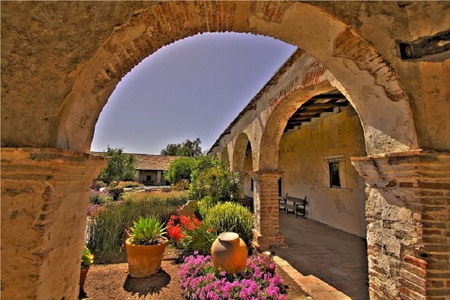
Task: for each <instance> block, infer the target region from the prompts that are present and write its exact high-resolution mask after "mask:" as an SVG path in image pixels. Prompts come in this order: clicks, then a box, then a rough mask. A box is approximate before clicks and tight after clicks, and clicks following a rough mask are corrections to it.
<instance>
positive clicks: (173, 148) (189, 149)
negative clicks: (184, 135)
mask: <svg viewBox="0 0 450 300" xmlns="http://www.w3.org/2000/svg"><path fill="white" fill-rule="evenodd" d="M201 143H202V142H201V141H200V139H199V138H197V139H195V140H193V141H191V140H189V139H187V140H185V141H184V142H182V143H179V144H168V145H167V146H166V148H165V149H163V150H161V155H171V156H189V157H197V156H200V155H202V148H201V147H200V144H201Z"/></svg>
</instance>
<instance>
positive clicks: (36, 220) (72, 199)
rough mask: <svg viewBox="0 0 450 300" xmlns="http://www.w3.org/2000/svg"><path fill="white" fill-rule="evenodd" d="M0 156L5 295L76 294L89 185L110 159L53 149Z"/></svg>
mask: <svg viewBox="0 0 450 300" xmlns="http://www.w3.org/2000/svg"><path fill="white" fill-rule="evenodd" d="M1 157H2V179H1V186H2V201H1V224H2V229H1V230H2V251H1V261H2V265H1V275H2V276H1V285H2V293H1V296H2V298H3V299H61V298H65V299H75V298H76V297H77V296H78V280H79V274H80V263H81V253H82V249H83V247H84V243H83V238H82V237H83V236H84V232H85V228H86V212H87V205H88V200H89V186H90V184H91V181H92V178H95V177H96V176H97V175H98V174H99V172H100V169H101V168H102V167H103V166H104V165H105V163H106V160H105V159H103V158H100V157H96V156H91V155H87V154H83V153H76V152H71V151H67V150H61V149H49V148H47V149H32V148H2V152H1ZM62 270H64V272H63V271H62Z"/></svg>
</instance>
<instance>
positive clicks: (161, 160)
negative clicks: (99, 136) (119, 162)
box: [91, 151, 180, 171]
mask: <svg viewBox="0 0 450 300" xmlns="http://www.w3.org/2000/svg"><path fill="white" fill-rule="evenodd" d="M91 154H92V155H100V156H102V155H103V154H104V153H103V152H93V151H91ZM128 154H132V155H134V157H136V159H137V164H136V170H161V171H166V170H168V169H169V164H170V163H171V162H172V161H173V160H175V159H177V158H180V156H165V155H156V154H137V153H128Z"/></svg>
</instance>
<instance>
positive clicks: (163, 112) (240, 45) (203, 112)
mask: <svg viewBox="0 0 450 300" xmlns="http://www.w3.org/2000/svg"><path fill="white" fill-rule="evenodd" d="M294 51H295V47H293V46H292V45H289V44H286V43H283V42H281V41H279V40H276V39H273V38H270V37H264V36H255V35H250V34H238V33H205V34H201V35H196V36H193V37H189V38H186V39H183V40H180V41H177V42H175V43H173V44H171V45H168V46H165V47H163V48H161V49H160V50H158V51H156V52H155V53H154V54H152V55H151V56H149V57H148V58H146V59H145V60H144V61H142V62H141V63H140V64H139V65H138V66H136V67H135V68H134V69H133V70H131V72H130V73H128V74H127V75H126V76H125V77H124V78H123V79H122V81H121V82H120V83H119V84H118V85H117V87H116V89H115V90H114V92H113V94H112V95H111V97H110V98H109V100H108V103H107V104H106V106H105V107H104V108H103V111H102V112H101V114H100V117H99V120H98V122H97V125H96V127H95V133H94V139H93V141H92V146H91V150H92V151H103V150H106V148H107V146H108V145H109V146H110V147H112V148H123V149H124V151H125V152H128V153H147V154H160V152H161V150H162V149H164V148H165V147H166V146H167V145H168V144H174V143H181V142H183V141H184V140H186V139H190V140H194V139H196V138H197V137H198V138H200V140H201V142H202V143H201V145H200V146H201V147H202V150H203V151H206V150H209V148H210V147H211V146H212V144H214V142H215V141H216V140H217V138H218V137H219V135H220V134H221V133H222V132H223V131H224V130H225V128H226V127H227V126H228V125H229V124H230V123H231V122H232V121H233V120H234V118H235V117H236V116H237V115H238V114H239V112H240V111H241V110H242V109H243V108H244V107H245V105H247V103H248V102H249V101H250V100H251V99H252V98H253V96H255V95H256V94H257V93H258V91H259V90H260V89H261V88H262V87H263V86H264V85H265V84H266V83H267V82H268V81H269V80H270V78H271V77H272V76H273V75H274V73H275V72H276V71H277V70H278V69H279V67H280V66H281V65H282V64H283V63H284V62H285V61H286V59H288V57H289V56H290V55H291V54H292V53H293V52H294Z"/></svg>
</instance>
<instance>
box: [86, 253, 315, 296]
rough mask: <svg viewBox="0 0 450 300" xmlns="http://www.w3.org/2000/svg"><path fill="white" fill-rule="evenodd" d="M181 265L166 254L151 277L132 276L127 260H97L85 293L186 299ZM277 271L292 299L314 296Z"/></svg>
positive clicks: (282, 272) (87, 278)
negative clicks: (180, 276)
mask: <svg viewBox="0 0 450 300" xmlns="http://www.w3.org/2000/svg"><path fill="white" fill-rule="evenodd" d="M179 266H180V265H179V264H178V263H177V262H176V261H175V259H174V257H165V258H164V260H163V262H162V265H161V270H160V271H159V272H158V273H157V274H155V275H153V276H151V277H147V278H131V277H130V276H128V265H127V264H126V263H116V264H93V265H91V267H90V269H89V272H88V275H87V277H86V283H85V289H84V290H85V292H86V296H85V297H86V298H88V299H90V300H111V299H118V300H122V299H145V300H148V299H164V300H165V299H168V300H183V299H184V298H183V297H182V295H181V287H180V283H179V282H180V280H179V279H180V278H179V276H178V274H177V272H178V268H179ZM277 271H278V274H279V275H280V276H281V277H282V278H283V279H284V282H285V283H286V284H287V285H288V286H289V288H288V295H287V299H288V300H294V299H312V298H310V297H309V296H308V295H307V294H306V293H305V292H304V291H303V290H302V289H301V288H300V287H299V286H298V285H297V284H296V283H295V281H294V280H293V279H292V278H290V277H289V276H287V274H286V273H285V272H284V271H283V270H281V269H278V270H277ZM80 299H83V298H80Z"/></svg>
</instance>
